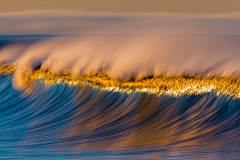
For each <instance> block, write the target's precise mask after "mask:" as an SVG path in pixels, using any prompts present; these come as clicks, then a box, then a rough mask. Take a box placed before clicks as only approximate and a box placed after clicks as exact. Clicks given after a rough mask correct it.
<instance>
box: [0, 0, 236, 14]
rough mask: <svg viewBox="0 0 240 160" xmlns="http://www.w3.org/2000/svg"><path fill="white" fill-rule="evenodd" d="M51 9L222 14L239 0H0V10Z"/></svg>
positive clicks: (233, 10)
mask: <svg viewBox="0 0 240 160" xmlns="http://www.w3.org/2000/svg"><path fill="white" fill-rule="evenodd" d="M53 9H57V10H59V9H60V10H62V9H63V10H65V9H66V10H76V11H91V12H185V13H225V12H236V11H240V0H0V12H15V11H26V10H53Z"/></svg>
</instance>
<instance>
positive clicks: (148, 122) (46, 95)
mask: <svg viewBox="0 0 240 160" xmlns="http://www.w3.org/2000/svg"><path fill="white" fill-rule="evenodd" d="M239 151H240V104H239V100H236V99H235V100H233V99H232V98H229V97H226V96H219V97H216V96H215V94H214V93H209V94H205V95H197V96H194V95H193V96H188V95H185V96H181V97H169V96H160V97H156V96H154V95H146V94H140V93H139V94H123V93H112V92H103V91H100V90H94V89H91V88H87V87H71V86H67V85H52V86H46V85H45V84H44V83H42V82H37V83H36V84H34V86H33V87H32V88H31V89H30V90H28V91H21V90H15V89H14V88H13V87H12V77H11V76H1V78H0V158H2V159H135V158H142V159H200V158H206V159H239V158H240V152H239Z"/></svg>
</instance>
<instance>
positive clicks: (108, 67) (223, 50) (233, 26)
mask: <svg viewBox="0 0 240 160" xmlns="http://www.w3.org/2000/svg"><path fill="white" fill-rule="evenodd" d="M0 24H1V26H3V27H1V29H0V34H12V35H14V34H55V35H59V36H57V37H52V38H46V39H41V40H39V41H34V42H29V41H28V42H25V43H24V42H21V43H14V44H11V43H10V44H8V45H6V46H5V47H2V48H1V50H0V63H5V64H7V65H14V66H16V72H15V75H16V77H21V76H23V75H24V73H25V72H26V71H27V70H29V69H30V70H31V69H34V68H35V67H37V66H40V67H41V68H42V69H48V70H51V71H52V72H53V73H62V72H69V73H71V74H73V75H74V76H79V75H81V74H89V73H93V72H105V73H107V74H109V75H110V76H112V77H114V78H116V79H129V78H133V77H137V78H138V77H144V76H149V75H161V74H165V75H169V76H175V75H201V76H202V75H203V76H215V75H217V76H237V77H239V76H240V64H239V60H240V53H239V52H240V36H239V35H240V29H239V28H240V16H239V14H238V13H236V14H229V15H209V16H206V15H205V16H198V15H170V14H139V15H106V14H100V15H94V14H63V13H62V14H51V15H48V14H47V13H45V12H40V13H38V12H37V13H32V14H30V13H27V12H26V13H21V14H19V15H16V14H14V13H12V14H1V15H0ZM2 24H4V25H2ZM67 35H68V36H67ZM69 35H71V36H69ZM73 35H74V36H73Z"/></svg>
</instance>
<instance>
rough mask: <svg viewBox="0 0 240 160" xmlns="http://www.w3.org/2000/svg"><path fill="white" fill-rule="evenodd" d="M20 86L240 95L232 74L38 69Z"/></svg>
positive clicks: (238, 81) (6, 69) (0, 70)
mask: <svg viewBox="0 0 240 160" xmlns="http://www.w3.org/2000/svg"><path fill="white" fill-rule="evenodd" d="M0 73H2V74H4V75H9V74H13V73H14V67H6V66H0ZM15 80H16V83H17V85H18V87H21V88H26V87H29V85H31V83H33V81H36V80H43V81H44V82H45V83H46V84H47V85H55V84H57V85H58V84H68V85H70V86H90V87H93V88H95V89H100V90H103V91H112V92H122V93H147V94H155V95H158V96H160V95H171V96H181V95H184V94H188V95H191V94H195V95H196V94H204V93H208V92H215V93H216V95H220V94H224V95H229V96H232V97H234V98H240V94H239V93H240V86H239V84H240V79H238V78H232V77H196V76H175V77H169V76H165V75H162V76H154V77H146V78H141V79H131V80H123V81H119V80H117V79H114V78H113V77H110V76H108V75H107V74H105V73H96V74H90V75H82V76H79V77H74V76H72V75H70V74H58V75H56V74H53V73H51V72H50V71H47V70H42V69H35V70H33V71H29V72H28V73H27V74H25V75H24V77H22V79H20V80H19V79H15Z"/></svg>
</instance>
